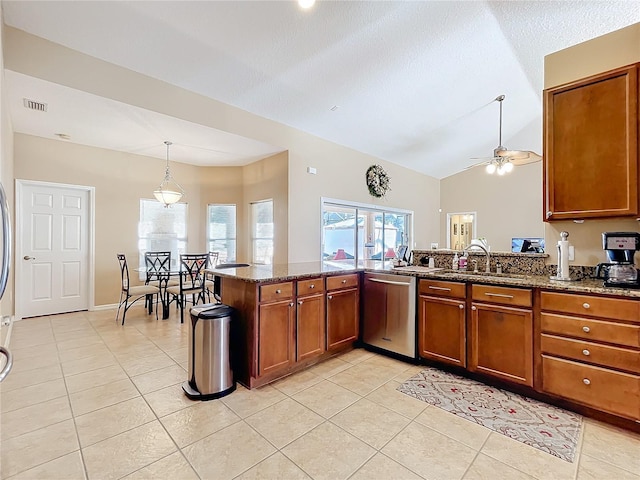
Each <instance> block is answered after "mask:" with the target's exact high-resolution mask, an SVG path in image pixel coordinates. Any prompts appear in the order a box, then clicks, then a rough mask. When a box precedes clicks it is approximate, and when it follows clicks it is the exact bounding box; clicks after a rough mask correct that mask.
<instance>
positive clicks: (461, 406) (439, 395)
mask: <svg viewBox="0 0 640 480" xmlns="http://www.w3.org/2000/svg"><path fill="white" fill-rule="evenodd" d="M398 390H399V391H400V392H402V393H405V394H407V395H409V396H411V397H414V398H417V399H418V400H422V401H423V402H427V403H428V404H429V405H434V406H436V407H440V408H442V409H444V410H446V411H448V412H450V413H453V414H454V415H458V416H459V417H462V418H464V419H466V420H469V421H471V422H475V423H477V424H479V425H482V426H484V427H487V428H489V429H491V430H494V431H496V432H498V433H501V434H503V435H506V436H507V437H510V438H513V439H514V440H518V441H519V442H522V443H525V444H527V445H530V446H532V447H535V448H538V449H540V450H542V451H544V452H547V453H550V454H551V455H554V456H556V457H559V458H561V459H563V460H566V461H567V462H573V459H574V456H575V452H576V446H577V444H578V439H579V437H580V429H581V427H582V417H581V416H580V415H577V414H575V413H572V412H568V411H566V410H563V409H561V408H557V407H554V406H551V405H547V404H546V403H542V402H539V401H537V400H533V399H531V398H527V397H523V396H521V395H517V394H515V393H511V392H508V391H506V390H501V389H499V388H494V387H491V386H488V385H485V384H483V383H480V382H476V381H475V380H470V379H468V378H464V377H460V376H458V375H454V374H451V373H447V372H443V371H440V370H438V369H436V368H425V370H423V371H421V372H420V373H418V374H417V375H415V376H414V377H411V378H410V379H409V380H407V381H406V382H404V383H403V384H402V385H400V386H399V387H398Z"/></svg>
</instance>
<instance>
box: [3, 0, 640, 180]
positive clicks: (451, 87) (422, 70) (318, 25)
mask: <svg viewBox="0 0 640 480" xmlns="http://www.w3.org/2000/svg"><path fill="white" fill-rule="evenodd" d="M2 8H3V13H4V21H5V23H6V24H7V25H10V26H12V27H15V28H18V29H21V30H24V31H26V32H28V33H31V34H33V35H36V36H39V37H43V38H45V39H47V40H50V41H52V42H55V43H58V44H61V45H64V46H66V47H69V48H72V49H74V50H78V51H80V52H83V53H85V54H88V55H91V56H94V57H97V58H99V59H102V60H105V61H108V62H111V63H113V64H116V65H119V66H123V67H126V68H128V69H131V70H134V71H136V72H139V73H143V74H145V75H148V76H151V77H154V78H157V79H160V80H163V81H165V82H168V83H170V84H173V85H176V86H179V87H182V88H186V89H188V90H191V91H193V92H196V93H199V94H202V95H205V96H208V97H211V98H214V99H216V100H219V101H221V102H224V103H227V104H230V105H233V106H236V107H238V108H241V109H243V110H246V111H249V112H252V113H255V114H257V115H260V116H263V117H266V118H269V119H271V120H274V121H277V122H280V123H283V124H286V125H289V126H292V127H295V128H297V129H300V130H303V131H305V132H309V133H311V134H314V135H317V136H319V137H322V138H325V139H327V140H330V141H332V142H335V143H338V144H342V145H345V146H348V147H351V148H353V149H355V150H358V151H361V152H364V153H367V154H370V155H373V156H375V157H378V158H381V159H384V160H387V161H389V162H393V163H397V164H401V165H404V166H406V167H408V168H410V169H413V170H416V171H419V172H422V173H425V174H428V175H432V176H434V177H437V178H443V177H446V176H449V175H451V174H454V173H456V172H458V171H460V170H462V169H464V168H465V167H468V166H469V165H472V164H474V163H476V162H478V160H474V159H473V157H486V156H489V155H491V154H492V151H493V149H494V148H495V147H496V146H497V145H498V121H499V119H498V115H499V106H498V104H497V103H496V102H494V101H493V100H494V99H495V98H496V97H497V96H498V95H500V94H504V95H506V99H505V100H504V104H503V108H504V120H503V141H502V143H503V145H505V146H506V147H507V148H510V149H523V150H533V151H536V152H538V153H542V152H541V150H542V101H541V94H542V89H543V59H544V56H545V55H547V54H549V53H552V52H555V51H558V50H561V49H563V48H566V47H569V46H571V45H575V44H577V43H580V42H583V41H585V40H588V39H591V38H594V37H597V36H600V35H603V34H605V33H608V32H611V31H613V30H617V29H619V28H623V27H625V26H627V25H630V24H633V23H637V22H640V8H639V4H638V2H637V1H599V0H597V1H591V0H580V1H570V0H569V1H497V2H492V1H385V2H379V1H332V2H329V1H319V2H317V3H316V4H315V5H314V6H313V7H312V8H311V9H309V10H302V9H300V8H299V7H298V5H297V2H295V1H291V0H289V1H255V2H254V1H228V2H225V1H193V2H192V1H159V2H154V1H142V2H141V1H127V0H124V1H117V2H115V1H91V2H78V1H44V2H39V1H7V0H3V1H2ZM6 79H7V81H6V84H7V90H8V97H9V100H10V108H11V114H12V119H13V122H14V129H15V131H17V132H22V133H29V134H33V135H39V136H48V137H52V138H53V135H54V134H55V133H57V132H60V131H61V129H64V133H67V134H69V135H70V136H71V137H72V141H74V142H77V143H82V144H87V145H94V146H99V147H104V148H116V149H122V150H127V151H131V152H133V153H141V154H146V155H151V156H159V157H161V158H162V157H163V156H164V145H162V142H163V141H164V140H165V139H166V138H165V137H166V136H167V135H170V136H171V137H172V140H173V141H174V142H175V143H176V144H178V145H179V146H181V147H182V150H181V151H180V153H179V158H173V159H174V160H177V161H183V162H186V163H195V164H202V165H204V164H207V165H234V164H242V163H248V162H250V161H252V159H255V158H256V157H259V156H260V155H266V154H269V153H273V152H275V151H278V150H281V149H282V148H286V147H287V146H286V145H283V146H274V145H267V144H264V143H261V142H256V141H254V140H251V139H244V138H240V137H237V136H235V135H230V134H228V133H227V132H219V131H212V130H211V129H210V128H207V127H204V126H202V125H196V124H193V123H190V122H185V121H184V120H180V121H179V120H177V119H173V118H170V117H166V116H162V115H159V114H156V113H153V112H140V111H138V109H135V108H134V107H130V106H124V105H117V106H114V105H112V103H111V102H112V101H110V100H107V99H101V98H97V97H95V96H93V95H88V94H87V93H86V92H78V91H74V90H72V89H69V88H67V87H62V86H59V85H55V84H50V83H48V82H45V81H43V80H38V79H33V78H30V77H25V76H24V75H21V74H19V73H16V72H7V75H6ZM23 97H27V98H32V97H35V98H36V99H38V100H42V101H56V100H55V99H56V98H65V100H66V101H65V104H66V105H75V106H74V107H73V108H66V109H58V110H57V113H56V114H55V115H49V116H48V117H47V118H46V119H44V120H40V121H39V122H36V121H34V120H33V117H32V116H31V115H28V114H25V113H24V112H22V111H20V109H21V108H23V107H22V104H21V102H22V98H23ZM96 108H100V109H102V110H101V112H102V113H103V114H102V115H100V117H99V118H101V124H100V126H99V127H100V128H99V129H98V128H93V126H92V125H91V124H87V120H86V119H87V116H86V115H82V112H83V111H85V112H86V110H87V109H96ZM98 132H99V133H98ZM123 145H126V147H123ZM152 146H155V147H153V148H151V147H152Z"/></svg>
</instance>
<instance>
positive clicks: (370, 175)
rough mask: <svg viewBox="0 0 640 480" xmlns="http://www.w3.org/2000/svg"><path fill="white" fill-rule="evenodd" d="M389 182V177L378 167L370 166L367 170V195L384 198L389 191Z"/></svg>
mask: <svg viewBox="0 0 640 480" xmlns="http://www.w3.org/2000/svg"><path fill="white" fill-rule="evenodd" d="M390 180H391V179H390V178H389V175H387V172H385V171H384V168H382V167H381V166H380V165H371V166H370V167H369V168H368V169H367V187H368V188H369V193H370V194H371V195H372V196H374V197H377V198H380V197H384V196H385V194H386V193H387V192H388V191H389V190H390V188H389V182H390Z"/></svg>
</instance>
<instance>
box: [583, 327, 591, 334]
mask: <svg viewBox="0 0 640 480" xmlns="http://www.w3.org/2000/svg"><path fill="white" fill-rule="evenodd" d="M582 331H583V332H584V333H589V332H590V331H591V329H590V328H589V327H582Z"/></svg>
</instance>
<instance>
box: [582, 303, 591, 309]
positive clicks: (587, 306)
mask: <svg viewBox="0 0 640 480" xmlns="http://www.w3.org/2000/svg"><path fill="white" fill-rule="evenodd" d="M582 306H583V307H584V308H590V307H591V305H589V304H588V303H587V302H584V303H583V304H582Z"/></svg>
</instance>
